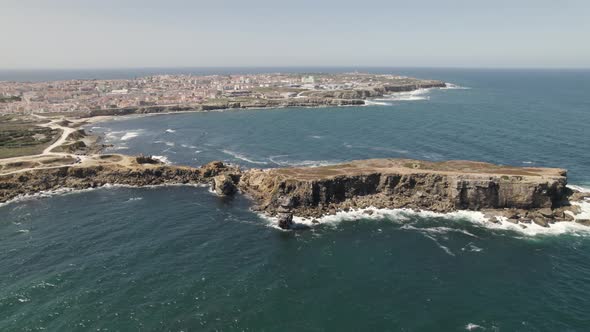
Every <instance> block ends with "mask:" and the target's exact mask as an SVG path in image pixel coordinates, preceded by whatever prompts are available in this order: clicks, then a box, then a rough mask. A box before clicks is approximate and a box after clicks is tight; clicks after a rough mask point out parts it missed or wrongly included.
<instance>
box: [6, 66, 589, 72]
mask: <svg viewBox="0 0 590 332" xmlns="http://www.w3.org/2000/svg"><path fill="white" fill-rule="evenodd" d="M267 68H268V69H314V68H317V69H355V68H358V69H383V68H392V69H480V70H482V69H483V70H508V69H520V70H588V69H590V66H587V67H584V66H545V67H542V66H530V67H529V66H393V65H391V66H390V65H382V66H372V65H342V66H333V65H325V66H324V65H309V66H301V65H282V66H248V65H245V66H235V65H232V66H176V67H175V66H170V67H168V66H138V67H57V68H51V67H37V68H23V67H19V68H1V67H0V71H77V70H96V71H100V70H162V69H175V70H182V69H267Z"/></svg>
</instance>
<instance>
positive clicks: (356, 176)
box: [0, 155, 590, 229]
mask: <svg viewBox="0 0 590 332" xmlns="http://www.w3.org/2000/svg"><path fill="white" fill-rule="evenodd" d="M566 183H567V180H566V171H565V170H563V169H557V168H531V167H508V166H498V165H493V164H488V163H482V162H473V161H446V162H428V161H418V160H409V159H372V160H361V161H353V162H349V163H345V164H340V165H333V166H324V167H303V168H277V169H267V170H261V169H251V170H246V171H242V170H240V169H239V168H237V167H233V166H228V165H225V164H223V163H222V162H219V161H217V162H211V163H209V164H206V165H204V166H202V167H200V168H192V167H183V166H174V165H165V164H162V163H160V162H158V161H156V160H155V159H153V158H150V157H146V156H138V157H129V156H123V155H96V156H93V157H87V158H86V159H84V160H83V161H82V162H81V163H79V164H70V165H64V166H50V167H46V168H37V169H23V170H21V171H16V172H12V173H6V174H4V175H0V202H5V201H7V200H9V199H12V198H14V197H17V196H19V195H25V194H33V193H36V192H39V191H48V190H55V189H59V188H73V189H84V188H91V187H100V186H103V185H105V184H124V185H132V186H147V185H161V184H210V185H211V187H212V189H213V190H214V192H215V193H217V194H218V195H220V196H228V195H233V194H235V193H236V192H238V190H240V191H241V192H243V193H246V194H247V195H249V196H250V197H251V198H253V200H254V201H255V203H256V204H257V207H256V209H257V210H259V211H262V212H264V213H266V214H268V215H271V216H274V217H276V218H277V219H278V223H279V226H280V227H282V228H286V229H289V228H293V227H294V226H296V225H294V223H293V216H294V215H297V216H301V217H309V218H317V217H321V216H322V215H325V214H334V213H336V212H337V211H342V210H343V211H347V210H349V209H358V208H369V207H375V208H411V209H416V210H421V209H424V210H430V211H435V212H451V211H456V210H479V211H482V212H484V213H485V214H486V215H489V216H490V217H491V219H490V220H491V221H492V222H493V221H497V218H496V217H497V216H500V217H504V218H506V219H507V220H508V221H512V222H515V223H518V222H521V223H531V222H534V223H536V224H538V225H541V226H548V224H549V223H552V222H555V221H572V220H574V219H576V221H577V222H579V223H582V224H585V223H588V224H590V222H587V221H585V220H582V219H580V220H578V219H579V218H575V217H574V216H575V215H577V214H580V212H581V211H580V209H579V206H577V205H571V204H570V201H575V200H584V199H586V198H588V197H587V196H589V194H583V193H573V192H572V191H571V190H570V189H568V188H567V187H566ZM369 213H370V212H369Z"/></svg>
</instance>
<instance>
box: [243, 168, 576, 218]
mask: <svg viewBox="0 0 590 332" xmlns="http://www.w3.org/2000/svg"><path fill="white" fill-rule="evenodd" d="M566 183H567V181H566V171H565V170H562V169H551V168H518V167H505V166H497V165H492V164H487V163H479V162H470V161H449V162H439V163H435V162H426V161H416V160H404V159H379V160H364V161H355V162H351V163H347V164H341V165H334V166H325V167H315V168H285V169H271V170H249V171H246V172H245V173H244V174H243V175H242V180H241V181H240V189H241V190H242V191H243V192H246V193H248V194H249V195H250V196H252V197H253V198H254V199H255V201H256V202H257V203H258V205H259V206H258V209H260V210H262V211H265V212H267V213H268V214H270V215H279V214H284V213H287V212H290V213H294V214H295V215H298V216H304V217H319V216H321V215H323V214H330V213H335V212H336V211H338V210H345V209H349V208H367V207H371V206H374V207H377V208H412V209H425V210H431V211H437V212H451V211H455V210H462V209H466V210H490V209H494V210H500V209H502V210H503V209H514V210H523V211H525V213H523V217H529V218H533V219H535V218H536V219H535V220H536V221H535V222H538V223H539V224H541V223H543V222H542V221H540V220H546V219H550V218H553V217H555V215H554V212H553V211H554V209H557V208H559V207H561V206H562V205H564V204H566V203H567V199H568V196H569V195H570V194H571V192H570V190H569V189H567V188H566ZM532 211H534V212H535V214H533V213H532ZM526 212H531V213H530V214H527V213H526ZM519 218H520V217H519ZM537 219H538V220H537Z"/></svg>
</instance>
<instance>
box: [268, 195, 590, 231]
mask: <svg viewBox="0 0 590 332" xmlns="http://www.w3.org/2000/svg"><path fill="white" fill-rule="evenodd" d="M573 204H580V206H581V207H582V210H583V212H582V214H580V215H578V216H577V218H578V219H586V218H590V202H581V203H573ZM412 216H417V217H421V218H449V219H456V220H466V221H469V222H471V223H472V224H475V225H478V226H480V227H484V228H488V229H492V230H502V231H512V232H515V233H518V234H520V235H524V236H537V235H561V234H572V235H576V236H581V235H584V236H590V227H588V226H584V225H581V224H579V223H576V222H572V221H561V222H556V223H553V224H550V225H549V227H543V226H539V225H537V224H535V223H530V224H522V223H518V224H515V223H512V222H510V221H508V219H507V218H505V217H501V216H497V217H496V218H497V219H498V222H497V223H495V222H491V221H489V219H488V218H487V217H485V216H484V214H483V213H482V212H479V211H465V210H460V211H455V212H449V213H439V212H432V211H425V210H420V211H415V210H412V209H378V208H375V207H368V208H364V209H356V210H350V211H348V212H345V211H338V212H336V214H333V215H325V216H322V217H321V218H317V219H310V218H302V217H298V216H294V217H293V222H294V223H296V224H300V225H305V226H309V227H314V226H317V225H328V226H334V227H335V226H337V225H338V224H340V223H341V222H345V221H358V220H363V219H365V220H366V219H369V220H383V219H387V220H390V221H393V222H397V223H404V222H407V221H409V220H410V218H411V217H412ZM266 219H268V220H271V221H274V222H277V220H276V219H273V218H266ZM314 221H315V222H314ZM404 227H405V228H406V229H411V228H410V227H413V226H411V225H410V226H404ZM415 229H416V230H418V231H422V232H426V233H428V232H430V233H437V232H439V233H440V232H450V231H453V232H460V233H463V234H465V235H469V236H472V237H477V236H476V235H474V234H472V233H469V232H467V231H464V230H460V229H452V228H445V227H442V228H441V227H439V228H437V227H434V228H433V227H430V228H419V227H416V228H415Z"/></svg>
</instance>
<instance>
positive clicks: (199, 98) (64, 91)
mask: <svg viewBox="0 0 590 332" xmlns="http://www.w3.org/2000/svg"><path fill="white" fill-rule="evenodd" d="M444 86H445V83H444V82H441V81H436V80H421V79H415V78H409V77H405V76H397V75H375V74H367V73H344V74H316V73H310V74H280V73H274V74H250V75H208V76H196V75H156V76H147V77H139V78H133V79H118V80H114V79H111V80H63V81H48V82H8V81H0V114H33V113H90V112H93V111H103V112H105V111H108V110H121V109H129V108H134V109H138V108H144V109H149V108H150V107H184V108H199V107H203V106H207V105H209V106H211V105H220V107H221V108H225V107H227V108H235V107H236V105H235V104H231V103H232V102H242V104H239V106H240V107H242V108H246V107H249V106H252V107H265V106H271V107H275V106H299V105H300V106H318V105H343V104H344V105H346V104H351V100H356V102H352V104H363V100H364V99H367V98H370V97H378V96H383V95H387V94H388V93H395V92H402V91H412V90H416V89H419V88H430V87H444ZM269 101H272V102H269ZM228 103H230V104H229V105H228ZM232 105H233V107H232ZM205 108H206V107H205Z"/></svg>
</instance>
